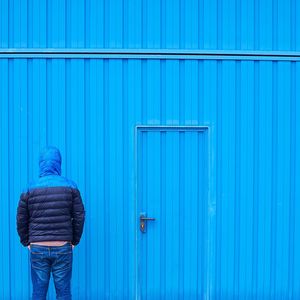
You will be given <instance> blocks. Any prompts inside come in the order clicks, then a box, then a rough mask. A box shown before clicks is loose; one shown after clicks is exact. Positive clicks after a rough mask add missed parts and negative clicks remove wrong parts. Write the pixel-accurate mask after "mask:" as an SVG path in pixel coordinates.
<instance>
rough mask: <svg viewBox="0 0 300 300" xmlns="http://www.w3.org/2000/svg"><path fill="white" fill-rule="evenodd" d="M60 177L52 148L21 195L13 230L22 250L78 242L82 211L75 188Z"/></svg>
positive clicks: (83, 212) (58, 158)
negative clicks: (33, 244) (43, 244)
mask: <svg viewBox="0 0 300 300" xmlns="http://www.w3.org/2000/svg"><path fill="white" fill-rule="evenodd" d="M60 175H61V155H60V152H59V150H58V149H56V148H54V147H48V148H46V149H45V150H44V151H43V152H42V153H41V156H40V177H39V179H38V180H37V182H35V183H33V184H31V185H30V186H29V187H28V189H27V190H26V191H25V192H24V193H22V194H21V196H20V201H19V205H18V209H17V230H18V234H19V236H20V241H21V243H22V244H23V245H24V246H27V245H28V244H30V243H31V242H40V241H70V242H71V243H72V244H73V245H77V244H78V243H79V241H80V238H81V235H82V231H83V225H84V219H85V211H84V206H83V203H82V199H81V196H80V192H79V190H78V189H77V186H76V184H75V183H74V182H73V181H71V180H69V179H67V178H65V177H62V176H60Z"/></svg>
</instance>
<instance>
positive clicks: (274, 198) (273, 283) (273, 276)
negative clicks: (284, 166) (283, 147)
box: [270, 62, 278, 297]
mask: <svg viewBox="0 0 300 300" xmlns="http://www.w3.org/2000/svg"><path fill="white" fill-rule="evenodd" d="M272 83H273V87H272V88H273V90H272V99H273V105H272V128H273V130H272V131H273V132H272V236H271V245H272V247H271V249H272V253H271V269H270V273H271V274H270V278H271V297H274V296H275V295H276V294H275V292H276V291H275V287H276V255H277V251H276V243H277V238H276V237H277V232H276V229H277V192H276V187H277V145H278V138H277V134H278V133H277V131H278V129H277V128H278V104H277V102H278V99H277V97H278V96H277V86H278V71H277V62H274V63H273V76H272Z"/></svg>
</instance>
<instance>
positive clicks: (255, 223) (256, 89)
mask: <svg viewBox="0 0 300 300" xmlns="http://www.w3.org/2000/svg"><path fill="white" fill-rule="evenodd" d="M259 72H260V69H259V65H258V64H257V63H256V62H254V97H255V98H254V101H253V106H254V124H253V125H254V130H253V141H254V143H253V163H254V169H253V174H252V176H253V199H252V201H253V202H252V205H253V224H252V226H253V235H252V239H253V248H252V251H253V265H252V266H253V269H252V288H253V293H254V295H257V284H258V281H257V274H258V273H257V268H258V265H257V263H258V222H259V219H258V218H259V215H258V203H259V202H258V201H259V199H258V197H259V163H260V156H259V148H260V146H259V144H258V143H259V136H260V132H259V125H260V122H259V101H260V98H259V92H260V85H259Z"/></svg>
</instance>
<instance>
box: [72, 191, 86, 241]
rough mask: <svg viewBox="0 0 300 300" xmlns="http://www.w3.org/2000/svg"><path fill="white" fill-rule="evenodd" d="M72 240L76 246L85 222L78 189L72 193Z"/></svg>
mask: <svg viewBox="0 0 300 300" xmlns="http://www.w3.org/2000/svg"><path fill="white" fill-rule="evenodd" d="M72 217H73V218H72V226H73V240H72V244H73V245H77V244H78V243H79V241H80V238H81V235H82V231H83V225H84V220H85V211H84V206H83V203H82V199H81V196H80V192H79V190H78V189H75V190H74V192H73V212H72Z"/></svg>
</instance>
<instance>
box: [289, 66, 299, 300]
mask: <svg viewBox="0 0 300 300" xmlns="http://www.w3.org/2000/svg"><path fill="white" fill-rule="evenodd" d="M290 102H291V104H290V141H291V143H290V187H289V189H290V199H289V201H290V204H289V279H288V291H289V297H290V298H293V297H294V285H293V282H294V269H293V268H294V244H295V200H296V197H295V186H296V180H295V178H296V172H295V164H294V162H295V161H296V117H297V116H296V65H295V63H291V90H290Z"/></svg>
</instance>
